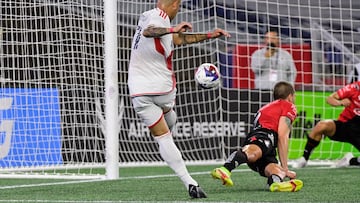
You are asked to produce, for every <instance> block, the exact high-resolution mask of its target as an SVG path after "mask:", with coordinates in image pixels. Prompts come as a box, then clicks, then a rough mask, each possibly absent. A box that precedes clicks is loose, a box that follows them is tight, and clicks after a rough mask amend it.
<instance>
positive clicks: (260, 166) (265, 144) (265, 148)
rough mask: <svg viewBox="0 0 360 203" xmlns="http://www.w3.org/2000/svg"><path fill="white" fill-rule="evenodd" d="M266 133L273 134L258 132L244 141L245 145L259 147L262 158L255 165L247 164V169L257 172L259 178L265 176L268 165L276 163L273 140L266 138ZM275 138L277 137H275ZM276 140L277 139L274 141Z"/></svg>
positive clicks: (263, 131)
mask: <svg viewBox="0 0 360 203" xmlns="http://www.w3.org/2000/svg"><path fill="white" fill-rule="evenodd" d="M267 133H273V132H270V131H269V130H258V131H255V132H252V133H250V134H249V136H248V137H247V139H246V140H245V145H248V144H255V145H257V146H259V147H260V149H261V151H262V157H261V158H260V159H258V160H257V161H256V162H255V163H248V166H249V168H251V169H252V170H253V171H256V172H258V173H259V174H260V175H261V176H264V177H266V176H265V167H266V166H267V165H268V164H270V163H276V164H277V163H278V160H277V159H276V150H275V146H273V143H272V142H273V140H271V139H270V138H269V136H267ZM276 136H277V135H276ZM276 140H277V139H276Z"/></svg>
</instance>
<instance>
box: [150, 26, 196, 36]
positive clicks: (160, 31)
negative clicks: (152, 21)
mask: <svg viewBox="0 0 360 203" xmlns="http://www.w3.org/2000/svg"><path fill="white" fill-rule="evenodd" d="M191 29H192V25H191V24H190V23H188V22H182V23H179V24H178V25H177V26H175V27H171V28H165V27H155V26H153V25H150V26H149V27H147V28H146V29H145V30H144V32H143V35H144V37H153V38H157V37H161V36H163V35H166V34H172V33H179V32H186V31H188V30H191Z"/></svg>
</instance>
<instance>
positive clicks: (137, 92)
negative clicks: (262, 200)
mask: <svg viewBox="0 0 360 203" xmlns="http://www.w3.org/2000/svg"><path fill="white" fill-rule="evenodd" d="M180 4H181V0H158V2H157V8H154V9H152V10H149V11H146V12H144V13H143V14H141V16H140V19H139V22H138V27H137V29H136V32H135V35H134V38H133V42H132V47H131V49H132V51H131V57H130V63H129V72H128V87H129V91H130V96H131V98H132V103H133V107H134V109H135V111H136V113H137V114H138V115H139V117H140V118H141V119H142V121H143V122H144V123H145V124H146V125H147V126H148V127H149V129H150V132H151V134H152V135H153V136H154V139H155V140H156V141H157V143H158V144H159V151H160V155H161V157H162V158H163V159H164V160H165V162H166V163H167V164H168V165H169V166H170V168H171V169H172V170H174V172H175V173H176V174H177V176H178V177H179V178H180V179H181V180H182V182H183V183H184V185H185V187H186V189H187V190H188V191H189V195H190V197H192V198H206V193H205V192H204V191H203V190H202V189H201V188H200V186H199V184H198V183H197V182H196V181H195V180H194V179H193V178H192V177H191V176H190V174H189V173H188V171H187V168H186V165H185V163H184V161H183V159H182V155H181V153H180V151H179V149H178V148H177V146H176V145H175V143H174V141H173V138H172V132H171V129H172V128H173V127H174V126H175V123H176V113H175V111H174V110H173V106H174V102H175V96H176V80H175V75H174V72H173V67H172V55H173V49H174V45H183V44H191V43H196V42H200V41H204V40H207V39H211V38H217V37H220V36H226V37H230V35H229V33H227V32H225V31H224V30H222V29H215V30H214V31H212V32H208V33H197V34H191V33H185V32H186V31H187V30H191V28H192V25H191V24H190V23H188V22H182V23H180V24H178V25H176V26H175V27H171V24H170V21H171V20H172V19H174V18H175V16H176V14H177V12H178V10H179V8H180Z"/></svg>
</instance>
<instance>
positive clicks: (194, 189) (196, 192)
mask: <svg viewBox="0 0 360 203" xmlns="http://www.w3.org/2000/svg"><path fill="white" fill-rule="evenodd" d="M189 195H190V197H192V198H206V197H207V195H206V193H205V192H204V191H203V190H202V189H201V187H200V186H195V185H191V184H190V185H189Z"/></svg>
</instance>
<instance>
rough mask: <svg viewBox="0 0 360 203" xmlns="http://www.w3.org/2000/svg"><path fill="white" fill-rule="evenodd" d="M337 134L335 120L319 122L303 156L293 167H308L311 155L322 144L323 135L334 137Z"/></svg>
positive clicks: (312, 132)
mask: <svg viewBox="0 0 360 203" xmlns="http://www.w3.org/2000/svg"><path fill="white" fill-rule="evenodd" d="M335 132H336V124H335V122H334V121H333V120H323V121H319V122H318V123H317V124H316V125H315V127H314V128H313V129H312V130H311V132H310V134H309V136H308V138H307V141H306V144H305V149H304V153H303V156H302V157H300V158H299V159H297V160H295V162H294V164H293V165H292V167H293V168H303V167H305V166H306V165H307V161H308V160H309V158H310V155H311V153H312V152H313V151H314V149H315V148H316V147H317V146H318V145H319V144H320V141H321V139H322V136H323V135H326V136H330V137H331V136H333V135H334V134H335Z"/></svg>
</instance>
